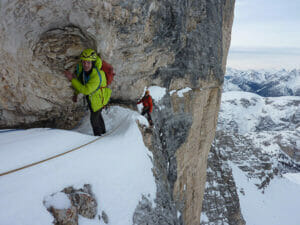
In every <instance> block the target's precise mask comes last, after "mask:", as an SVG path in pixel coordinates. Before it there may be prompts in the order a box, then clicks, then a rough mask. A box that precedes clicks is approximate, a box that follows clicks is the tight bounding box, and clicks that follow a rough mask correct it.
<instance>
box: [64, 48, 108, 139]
mask: <svg viewBox="0 0 300 225" xmlns="http://www.w3.org/2000/svg"><path fill="white" fill-rule="evenodd" d="M80 60H81V62H80V63H78V64H77V68H76V75H74V74H72V73H71V72H70V71H65V76H66V77H67V78H68V80H69V81H71V83H72V87H73V88H74V89H75V96H73V101H76V96H77V94H78V93H82V94H84V95H85V96H86V99H87V102H88V106H89V109H90V111H91V117H90V119H91V124H92V127H93V132H94V135H95V136H101V135H102V134H104V133H105V132H106V129H105V123H104V120H103V117H102V114H101V111H102V109H103V107H104V106H105V105H106V104H107V103H108V101H109V98H110V95H111V89H110V88H107V87H106V86H107V83H106V76H105V73H104V72H103V71H102V70H101V67H102V61H101V59H100V57H99V56H97V53H96V52H95V51H94V50H93V49H85V50H84V51H83V52H82V53H81V55H80Z"/></svg>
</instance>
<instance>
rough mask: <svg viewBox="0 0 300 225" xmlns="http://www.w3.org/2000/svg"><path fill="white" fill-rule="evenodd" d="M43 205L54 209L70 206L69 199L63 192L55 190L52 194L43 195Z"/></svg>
mask: <svg viewBox="0 0 300 225" xmlns="http://www.w3.org/2000/svg"><path fill="white" fill-rule="evenodd" d="M44 205H45V207H46V208H47V209H49V208H50V207H53V208H55V209H69V208H71V201H70V199H69V198H68V196H67V195H66V194H65V193H63V192H57V193H55V194H53V195H50V196H47V197H45V199H44Z"/></svg>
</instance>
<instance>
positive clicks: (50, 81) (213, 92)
mask: <svg viewBox="0 0 300 225" xmlns="http://www.w3.org/2000/svg"><path fill="white" fill-rule="evenodd" d="M234 2H235V1H234V0H223V1H218V0H189V1H188V0H162V1H158V0H152V1H150V0H131V1H120V0H104V1H92V0H90V1H78V0H57V1H49V0H48V1H41V0H28V1H22V0H11V1H5V0H2V1H1V3H0V21H1V22H0V32H1V36H0V60H1V61H0V68H1V69H0V79H1V83H0V115H1V117H0V128H9V127H33V126H50V127H63V128H70V127H72V126H74V125H75V124H76V121H78V119H79V118H80V117H81V115H82V112H83V111H84V104H83V103H82V102H83V101H79V102H78V103H77V104H73V103H72V102H71V96H72V93H73V91H72V89H71V88H70V83H69V82H68V81H67V80H66V79H65V78H64V76H63V74H62V72H63V70H64V69H71V68H74V65H75V64H76V62H77V61H78V54H79V52H81V51H82V49H84V48H86V47H92V48H95V49H97V51H98V52H99V54H100V56H101V57H102V58H103V59H105V60H106V61H108V62H109V63H111V64H112V65H113V66H114V69H115V71H116V74H117V76H116V77H115V81H114V82H113V84H112V86H111V88H112V89H113V96H112V98H113V99H114V100H116V101H124V102H129V103H130V102H131V103H134V102H135V101H136V99H137V98H138V96H140V95H141V94H142V92H143V90H144V88H145V87H148V86H151V85H158V86H161V87H165V88H167V94H166V96H165V97H164V98H163V99H162V100H161V102H159V103H156V107H155V109H154V112H153V119H154V124H155V129H154V130H153V131H151V132H150V133H148V134H147V133H145V134H144V135H145V137H146V138H145V142H146V143H147V145H148V146H149V149H150V150H151V151H152V152H153V153H154V157H155V160H154V164H155V168H154V172H155V175H156V177H157V187H158V193H157V203H158V204H157V206H156V208H155V209H152V211H151V210H150V211H151V212H153V214H155V215H156V216H154V217H148V220H149V221H148V224H151V223H153V224H157V223H156V222H155V219H157V218H159V220H158V221H161V223H159V224H188V225H190V224H191V225H194V224H199V223H200V218H199V217H200V214H201V207H202V204H201V203H202V198H203V193H204V184H205V179H206V160H207V154H208V152H209V149H210V145H211V142H212V140H213V137H214V133H215V127H216V120H217V114H218V110H219V105H220V97H221V85H222V82H223V76H224V72H225V71H224V70H225V64H226V58H227V53H228V48H229V44H230V35H231V26H232V21H233V9H234ZM186 87H189V88H191V91H189V92H187V93H185V94H184V97H180V96H179V95H178V94H177V91H179V90H181V89H183V88H186ZM158 104H160V106H161V107H157V105H158ZM145 202H146V201H144V204H146V203H145ZM141 204H143V203H141ZM137 209H141V207H137ZM160 209H163V211H161V210H160ZM141 211H142V209H141ZM150 211H148V214H147V213H146V214H143V213H136V214H135V217H134V218H135V219H136V221H142V220H141V218H142V217H143V216H145V215H150V214H151V213H150ZM162 212H164V213H162ZM164 215H168V216H164ZM179 215H180V216H179ZM151 221H152V222H151Z"/></svg>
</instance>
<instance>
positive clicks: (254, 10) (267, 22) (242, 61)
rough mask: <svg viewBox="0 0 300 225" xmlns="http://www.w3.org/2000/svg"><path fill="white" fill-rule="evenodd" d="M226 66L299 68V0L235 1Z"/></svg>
mask: <svg viewBox="0 0 300 225" xmlns="http://www.w3.org/2000/svg"><path fill="white" fill-rule="evenodd" d="M228 66H230V67H234V68H241V69H249V68H253V69H261V68H264V69H270V68H287V69H291V68H298V69H300V0H236V5H235V16H234V23H233V28H232V39H231V48H230V52H229V57H228Z"/></svg>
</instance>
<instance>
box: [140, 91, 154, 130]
mask: <svg viewBox="0 0 300 225" xmlns="http://www.w3.org/2000/svg"><path fill="white" fill-rule="evenodd" d="M140 103H143V110H142V115H145V114H147V119H148V122H149V124H150V126H152V125H153V122H152V118H151V115H150V114H151V113H152V108H153V104H152V98H151V96H150V91H148V90H147V91H146V92H145V95H144V97H143V98H142V99H141V100H140V101H138V102H137V104H140Z"/></svg>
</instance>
